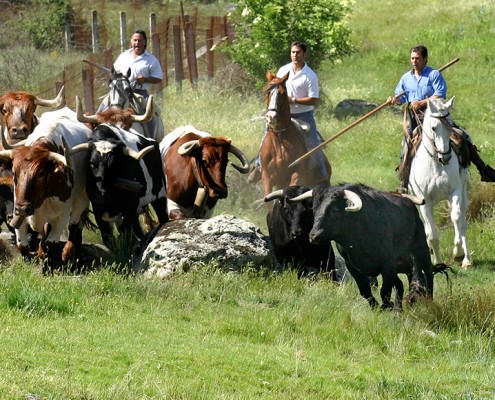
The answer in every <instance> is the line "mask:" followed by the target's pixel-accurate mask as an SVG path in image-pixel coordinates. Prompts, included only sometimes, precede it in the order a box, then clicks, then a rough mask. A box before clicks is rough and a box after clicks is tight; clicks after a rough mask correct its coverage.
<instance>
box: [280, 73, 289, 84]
mask: <svg viewBox="0 0 495 400" xmlns="http://www.w3.org/2000/svg"><path fill="white" fill-rule="evenodd" d="M288 77H289V72H287V73H286V74H285V75H284V76H283V77H282V79H281V82H282V83H283V82H285V81H286V80H287V78H288Z"/></svg>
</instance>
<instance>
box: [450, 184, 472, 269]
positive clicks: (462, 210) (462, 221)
mask: <svg viewBox="0 0 495 400" xmlns="http://www.w3.org/2000/svg"><path fill="white" fill-rule="evenodd" d="M450 203H451V207H452V209H451V211H450V219H451V220H452V223H453V225H454V249H453V256H454V259H455V260H456V261H460V260H462V264H461V266H462V268H464V269H467V268H469V267H470V266H471V260H470V257H469V252H468V248H467V239H466V231H467V221H466V212H467V195H466V194H465V193H461V194H460V195H459V194H457V193H454V195H453V196H452V198H451V200H450Z"/></svg>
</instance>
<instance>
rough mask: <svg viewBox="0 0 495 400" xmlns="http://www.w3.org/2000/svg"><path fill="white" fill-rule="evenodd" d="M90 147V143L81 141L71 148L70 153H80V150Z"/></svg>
mask: <svg viewBox="0 0 495 400" xmlns="http://www.w3.org/2000/svg"><path fill="white" fill-rule="evenodd" d="M88 149H89V143H81V144H78V145H77V146H74V147H73V148H71V149H70V152H69V154H71V155H72V154H76V153H79V152H80V151H85V150H88Z"/></svg>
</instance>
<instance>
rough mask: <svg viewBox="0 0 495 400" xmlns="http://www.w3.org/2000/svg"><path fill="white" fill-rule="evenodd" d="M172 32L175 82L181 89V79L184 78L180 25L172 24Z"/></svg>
mask: <svg viewBox="0 0 495 400" xmlns="http://www.w3.org/2000/svg"><path fill="white" fill-rule="evenodd" d="M173 32H174V62H175V82H176V83H178V84H179V89H182V80H183V79H184V69H183V62H182V48H181V40H180V26H179V25H174V27H173Z"/></svg>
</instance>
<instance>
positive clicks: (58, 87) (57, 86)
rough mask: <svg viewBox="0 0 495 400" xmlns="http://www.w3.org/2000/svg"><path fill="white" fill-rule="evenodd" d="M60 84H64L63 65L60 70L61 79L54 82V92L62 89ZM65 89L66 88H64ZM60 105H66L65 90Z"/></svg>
mask: <svg viewBox="0 0 495 400" xmlns="http://www.w3.org/2000/svg"><path fill="white" fill-rule="evenodd" d="M62 86H65V67H64V70H63V72H62V80H59V81H56V82H55V93H56V94H58V92H60V89H62ZM65 89H66V90H67V88H65ZM62 105H67V102H66V91H65V92H64V98H63V100H62Z"/></svg>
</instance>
